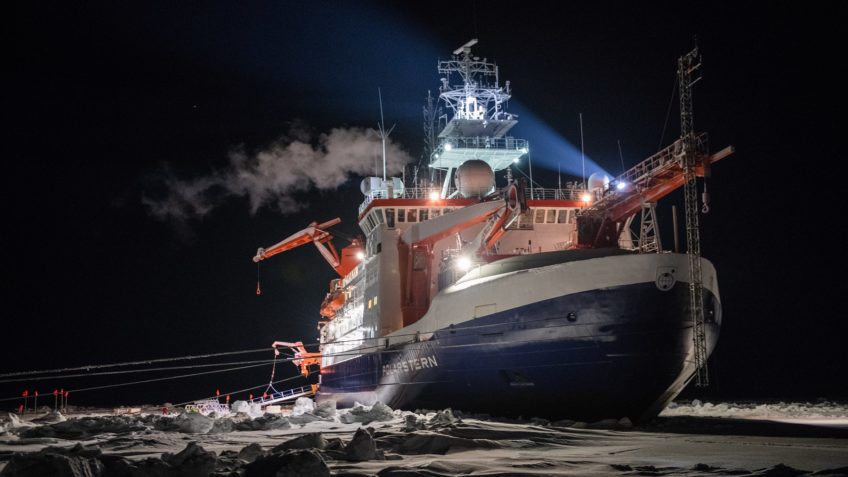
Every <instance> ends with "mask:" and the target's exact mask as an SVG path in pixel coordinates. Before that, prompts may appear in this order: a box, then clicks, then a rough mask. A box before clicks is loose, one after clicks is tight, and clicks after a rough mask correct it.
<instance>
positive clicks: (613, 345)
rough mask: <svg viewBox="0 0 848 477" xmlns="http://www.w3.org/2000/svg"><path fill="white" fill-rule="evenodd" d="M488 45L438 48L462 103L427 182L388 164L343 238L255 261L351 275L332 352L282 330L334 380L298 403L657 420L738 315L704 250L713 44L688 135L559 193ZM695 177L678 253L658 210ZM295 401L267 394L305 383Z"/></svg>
mask: <svg viewBox="0 0 848 477" xmlns="http://www.w3.org/2000/svg"><path fill="white" fill-rule="evenodd" d="M476 43H477V41H476V40H472V41H470V42H468V43H466V44H465V45H463V46H462V47H460V48H458V49H456V50H455V51H454V52H453V55H452V56H451V57H450V59H448V60H444V61H438V72H439V74H440V75H441V84H440V86H439V97H438V101H439V104H440V105H441V106H442V108H443V111H447V113H446V114H444V115H442V116H437V115H435V114H431V118H432V120H433V121H434V122H435V124H436V128H434V131H435V130H438V131H439V132H438V135H437V136H436V135H435V134H433V135H432V136H434V141H433V142H432V143H433V147H432V148H431V154H430V157H429V164H428V166H429V167H428V168H427V169H428V171H429V179H427V178H420V177H418V178H416V179H415V180H414V181H410V182H409V183H405V182H404V180H403V179H402V178H398V177H387V176H386V173H385V165H384V169H383V177H367V178H365V179H364V180H363V181H362V184H361V187H360V189H361V192H362V193H363V195H364V199H363V202H362V203H361V205H360V206H359V210H358V221H359V226H360V227H361V229H362V233H363V235H362V236H361V237H360V238H359V239H354V240H352V241H351V243H350V244H349V245H347V246H346V247H344V248H341V249H338V250H337V249H336V248H335V246H334V245H333V242H332V240H333V232H332V230H331V227H333V226H334V225H336V224H338V223H339V221H340V220H339V219H338V218H337V219H333V220H330V221H327V222H324V223H320V224H319V223H317V222H314V223H312V224H310V225H309V226H308V227H307V228H305V229H304V230H301V231H299V232H297V233H295V234H293V235H291V236H290V237H288V238H286V239H284V240H282V241H281V242H279V243H277V244H275V245H273V246H271V247H267V248H260V249H259V250H258V252H257V254H256V256H255V257H254V261H256V262H259V261H261V260H264V259H267V258H269V257H271V256H274V255H276V254H278V253H281V252H284V251H286V250H290V249H291V248H294V247H297V246H300V245H304V244H309V243H313V244H315V246H317V248H318V250H319V251H320V252H321V254H322V255H323V256H324V258H325V259H326V260H327V261H328V262H329V264H330V265H331V266H332V267H333V268H334V269H335V270H336V272H337V273H338V278H336V279H334V280H332V281H331V282H330V287H329V291H328V293H327V295H326V298H325V299H324V301H323V303H322V304H321V306H320V315H321V318H320V320H319V322H318V329H319V331H320V343H318V350H317V351H309V350H307V346H305V345H304V344H303V343H302V342H300V341H298V342H275V343H274V346H275V349H278V348H280V347H288V348H291V350H292V351H293V353H294V355H293V358H290V360H291V361H292V362H294V364H295V365H296V366H298V368H299V369H300V370H301V372H302V374H303V376H304V377H310V376H313V375H314V374H315V369H316V368H318V369H319V372H318V383H317V384H315V385H311V386H307V387H304V388H301V389H300V390H298V391H297V393H295V394H292V393H289V394H288V397H291V396H293V395H296V396H300V395H304V394H315V397H316V400H317V401H318V402H322V401H328V400H332V401H335V402H336V405H337V406H339V407H350V406H354V405H356V403H361V404H363V405H372V404H374V403H377V402H382V403H384V404H386V405H388V406H390V407H392V408H398V409H408V410H416V409H444V408H452V409H454V410H461V411H464V412H470V413H478V414H489V415H494V416H506V417H509V416H512V417H517V416H524V417H525V418H526V417H531V416H537V417H544V418H549V419H574V420H582V421H592V420H598V419H605V418H624V417H627V418H629V419H631V420H632V421H634V422H640V421H645V420H647V419H650V418H652V417H654V416H656V415H657V414H658V413H659V412H660V411H661V410H662V409H663V408H664V407H665V406H666V405H667V404H668V403H669V402H670V401H671V400H672V399H674V397H675V396H677V395H678V394H679V393H680V392H681V390H682V389H683V388H684V387H685V386H687V384H688V383H689V382H690V381H693V380H695V381H697V383H698V384H701V385H704V384H706V383H707V382H708V378H709V373H708V369H707V358H708V357H709V354H710V353H711V352H712V350H713V349H714V347H715V345H716V341H717V339H718V336H719V330H720V327H721V321H722V317H721V299H720V295H719V288H718V282H717V277H716V271H715V267H714V266H713V265H712V263H710V262H709V261H708V260H706V259H704V258H702V257H701V256H700V239H699V222H698V215H699V214H700V213H703V212H705V211H706V210H705V209H706V208H707V207H708V202H707V196H706V194H705V192H704V193H700V194H699V191H700V190H701V188H700V187H701V186H700V185H699V184H700V183H702V182H703V181H704V180H705V178H706V177H709V175H710V170H711V166H712V164H714V163H715V162H717V161H718V160H720V159H722V158H724V157H727V156H728V155H730V154H731V153H732V152H733V148H732V147H730V146H729V147H727V148H724V149H722V150H721V151H719V152H716V153H710V152H709V146H708V141H707V135H706V134H705V133H698V132H695V130H694V128H693V115H692V105H691V102H692V97H691V91H692V85H693V84H694V83H695V82H696V81H697V79H698V78H697V75H698V74H699V73H698V71H699V66H700V55H699V53H698V51H697V47H696V48H695V49H694V50H692V51H691V52H689V53H687V54H686V55H684V56H681V57H680V59H679V60H678V71H677V74H678V80H679V87H680V88H679V94H680V102H681V136H680V138H679V139H678V140H676V141H675V142H674V143H672V144H671V145H669V146H668V147H666V148H664V149H662V150H660V151H659V152H657V153H656V154H655V155H653V156H651V157H649V158H647V159H645V160H644V161H641V162H640V163H638V164H637V165H636V166H634V167H633V168H631V169H629V170H627V171H624V172H623V173H622V174H621V175H620V176H618V177H607V176H605V175H602V174H601V175H599V174H593V175H592V176H590V177H589V178H588V180H585V175H584V178H581V179H580V180H574V181H567V182H566V183H565V184H564V185H562V184H558V185H557V187H555V188H544V187H540V186H538V185H537V184H535V182H533V181H532V180H531V181H530V182H528V181H527V180H526V178H525V177H520V178H516V177H515V176H516V175H517V174H516V173H517V172H519V170H518V169H517V167H518V166H519V165H520V164H522V162H524V161H526V158H527V155H528V151H529V148H530V144H529V143H528V142H527V141H526V140H524V139H520V138H516V137H513V136H511V135H510V132H511V130H512V128H513V127H514V126H515V125H516V124H517V122H518V117H517V116H516V115H515V114H512V113H510V112H508V110H507V109H508V108H507V106H508V101H509V99H510V98H511V95H512V91H511V85H510V82H509V81H507V82H505V83H504V84H501V83H500V79H499V71H498V66H497V65H496V64H495V63H493V62H490V61H488V60H487V59H481V58H480V57H478V56H475V55H474V54H473V53H472V47H473V46H475V44H476ZM431 110H432V104H431ZM381 134H382V137H383V141H385V139H386V137H385V131H383V130H382V126H381ZM384 144H385V143H384ZM384 150H385V148H384ZM384 154H385V153H384ZM383 159H384V164H385V155H384V157H383ZM514 169H516V170H514ZM425 175H426V174H425ZM681 187H683V188H684V190H685V194H684V195H685V197H684V199H685V216H686V217H685V219H686V223H685V237H686V245H687V250H686V251H685V252H684V253H680V252H677V251H676V250H678V249H679V247H678V245H677V244H675V247H674V250H668V249H666V247H663V244H662V241H661V239H660V234H659V227H658V223H657V212H656V203H657V201H658V200H659V199H661V198H662V197H664V196H666V195H668V194H669V193H670V192H672V191H674V190H676V189H678V188H681ZM675 218H676V215H675ZM675 222H676V220H675ZM636 227H638V231H634V228H636ZM675 229H676V224H675ZM675 236H677V233H676V232H675ZM272 394H273V393H272ZM278 398H279V399H277V398H275V396H274V395H272V396H267V395H266V396H264V397H263V398H260V399H261V400H262V401H263V403H264V404H267V403H271V402H277V401H279V400H284V399H286V398H287V396H286V394H285V393H280V396H279V397H278Z"/></svg>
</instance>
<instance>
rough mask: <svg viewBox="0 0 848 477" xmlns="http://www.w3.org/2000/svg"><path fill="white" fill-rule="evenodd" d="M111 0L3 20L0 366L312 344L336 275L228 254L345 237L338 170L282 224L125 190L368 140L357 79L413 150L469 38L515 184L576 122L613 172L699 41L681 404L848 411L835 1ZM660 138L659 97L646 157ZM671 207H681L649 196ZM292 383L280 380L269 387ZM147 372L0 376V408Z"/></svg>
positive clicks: (162, 390)
mask: <svg viewBox="0 0 848 477" xmlns="http://www.w3.org/2000/svg"><path fill="white" fill-rule="evenodd" d="M122 3H124V2H118V3H115V2H106V3H102V4H99V3H96V2H55V3H52V4H51V3H42V2H30V3H28V4H27V6H21V5H19V6H18V10H17V11H16V12H14V15H13V17H12V18H13V19H14V21H13V23H14V25H13V27H14V28H13V29H12V31H13V35H11V36H12V37H11V38H10V42H11V44H12V54H11V55H10V57H8V61H7V63H9V64H10V66H11V68H10V69H11V74H9V73H8V72H7V73H6V74H4V75H3V83H4V88H3V89H4V93H5V94H4V95H3V96H4V104H5V105H7V106H6V107H5V108H4V109H5V114H4V116H5V117H6V118H7V120H6V122H5V123H6V126H5V132H6V134H5V136H6V140H5V143H6V146H7V150H8V152H7V153H6V154H5V160H4V164H5V165H6V166H7V167H10V169H11V170H8V171H7V172H6V173H5V174H3V176H4V179H5V180H4V182H5V187H4V192H3V200H2V201H1V202H0V203H2V208H3V218H4V222H5V225H4V226H3V230H4V232H3V237H4V238H3V243H4V244H5V245H4V249H5V255H6V257H7V259H6V260H7V263H8V264H9V266H7V267H6V272H5V273H4V287H3V288H4V295H5V296H6V298H5V299H4V304H5V306H4V309H5V311H4V312H3V328H2V332H0V336H2V347H0V372H9V371H22V370H32V369H45V368H54V367H66V366H78V365H84V364H94V363H108V362H116V361H128V360H136V359H146V358H161V357H169V356H182V355H189V354H199V353H213V352H220V351H232V350H246V349H254V348H262V347H265V346H268V345H270V343H271V341H273V340H275V339H281V340H283V339H284V340H303V341H304V342H314V341H315V340H316V339H317V332H316V330H315V322H316V321H317V308H318V305H319V303H320V301H321V299H322V298H323V295H324V293H325V292H326V286H327V282H328V281H329V280H330V279H331V278H333V275H334V274H333V272H332V270H331V269H330V268H329V267H327V266H326V265H325V263H324V262H323V261H322V259H321V257H320V256H319V255H318V253H316V250H315V249H314V248H313V247H303V248H301V249H298V250H294V251H292V252H289V253H287V254H285V255H282V256H279V257H275V258H274V259H272V260H270V261H268V262H266V264H264V265H263V267H262V269H261V278H262V287H263V291H264V293H263V294H262V295H261V296H259V297H257V296H256V294H255V287H256V278H257V268H256V265H255V264H254V263H253V262H252V261H251V257H252V256H253V254H254V253H255V251H256V248H257V247H258V246H267V245H270V244H272V243H275V242H276V241H278V240H280V239H282V238H283V237H285V236H287V235H289V234H290V233H293V232H295V231H296V230H299V229H300V228H302V227H303V226H305V225H306V224H308V223H309V222H311V221H313V220H319V221H322V220H328V219H330V218H332V217H336V216H340V217H341V218H342V220H343V224H342V225H341V227H340V230H342V231H343V232H346V233H347V234H350V235H354V234H356V233H357V230H358V229H357V227H356V224H355V220H356V211H357V207H358V205H359V203H360V201H361V197H362V196H361V194H360V193H359V190H358V184H359V179H358V178H356V177H353V178H351V180H350V181H349V182H348V183H347V184H346V185H343V186H342V187H340V188H339V189H338V190H323V191H306V192H301V193H298V194H296V196H295V199H296V200H297V201H298V203H300V204H306V205H305V208H304V209H302V210H301V211H299V212H297V213H282V212H281V211H280V210H279V209H277V208H275V207H274V206H265V207H261V208H260V209H259V210H258V211H257V212H256V213H255V214H252V213H251V208H250V206H249V204H248V201H247V200H246V199H244V198H240V197H231V198H224V199H222V200H220V201H219V202H218V206H217V207H216V208H215V209H214V210H212V211H211V212H209V213H208V214H206V215H205V216H203V217H202V218H188V219H187V220H182V221H179V220H164V221H163V220H160V219H157V218H156V217H153V216H152V215H151V213H150V209H149V208H148V207H147V206H145V204H144V202H143V198H145V197H148V198H149V197H154V198H156V197H160V196H161V194H162V193H163V192H162V191H163V190H165V189H166V185H165V181H166V178H167V177H177V178H180V179H182V180H192V179H193V178H197V177H203V176H207V175H209V174H212V173H214V171H220V170H222V169H223V168H225V167H226V166H227V163H228V156H229V154H230V152H231V151H233V150H237V149H239V150H244V151H248V152H250V151H254V152H255V151H259V150H262V149H263V148H265V147H266V146H267V145H268V144H270V143H272V142H273V141H275V140H277V139H278V138H280V137H281V136H283V135H286V134H290V133H291V131H292V130H294V129H297V130H307V131H312V132H313V134H318V133H321V132H327V131H329V130H330V129H331V128H336V127H375V126H376V123H377V121H378V120H379V107H378V103H377V88H378V87H381V88H382V96H383V102H384V109H385V116H386V122H387V124H388V125H391V124H396V125H397V126H396V129H395V131H394V133H393V134H392V138H393V140H395V141H396V142H397V143H398V144H399V145H400V146H401V147H402V148H403V149H404V150H406V151H407V152H408V153H409V155H410V156H411V157H412V158H413V159H415V160H418V159H419V158H420V157H421V151H422V146H423V144H422V136H423V135H422V128H421V108H422V105H423V100H424V97H425V96H426V94H427V90H428V89H429V90H433V91H436V90H437V88H438V76H437V72H436V68H435V66H436V61H437V59H439V58H441V59H446V58H448V57H449V55H450V53H451V51H453V50H454V49H455V48H457V47H458V46H460V45H462V44H463V43H465V42H466V41H467V40H469V39H471V38H475V37H476V38H479V40H480V43H479V45H478V46H477V47H475V53H476V54H477V55H479V56H481V57H487V58H489V59H492V60H495V61H497V63H498V64H499V65H500V68H501V80H502V81H503V80H507V79H508V80H510V81H511V84H512V88H513V92H514V100H513V101H512V102H511V103H510V106H509V110H510V111H513V112H517V113H519V115H520V120H521V122H520V124H519V126H518V127H517V128H516V129H515V130H514V132H515V134H514V135H515V136H516V137H524V138H527V139H528V140H530V143H531V149H532V151H533V154H534V155H533V156H532V160H533V166H534V173H535V174H536V176H537V177H536V178H537V180H539V179H540V178H541V179H542V180H543V181H545V182H547V184H549V185H550V186H553V185H554V184H555V183H556V169H557V166H558V165H559V166H561V167H562V170H563V172H569V171H572V172H574V171H579V155H577V156H575V151H578V154H579V144H580V133H579V124H578V114H579V113H582V114H583V118H584V128H585V147H586V153H587V155H588V156H589V157H590V158H591V160H593V161H594V162H595V163H597V164H598V165H599V166H600V167H602V168H604V169H605V170H607V171H609V172H611V173H615V174H617V173H619V172H620V169H621V166H620V161H619V157H618V149H617V146H616V140H620V141H621V145H622V149H623V155H624V162H625V163H626V165H627V166H628V167H629V166H630V165H633V164H635V163H636V162H638V161H639V160H641V159H642V158H645V157H647V156H649V155H651V154H652V153H654V152H655V151H656V150H657V148H658V145H659V144H660V138H661V135H662V133H663V125H664V122H665V120H666V113H667V108H668V105H669V100H670V98H671V92H672V86H673V84H674V80H675V67H676V58H677V57H678V56H679V55H681V54H683V53H686V52H687V51H689V49H690V48H691V47H692V46H693V41H692V37H693V35H697V38H698V44H699V46H700V49H701V53H702V55H703V62H704V63H703V73H704V74H703V76H704V79H703V80H702V81H701V82H700V83H698V85H697V86H696V90H695V125H696V129H698V130H703V131H708V132H709V133H710V138H711V144H712V147H713V149H714V150H718V149H720V148H722V147H724V146H725V145H728V144H732V145H734V146H735V147H736V151H737V152H736V153H735V154H734V155H733V156H731V157H729V158H728V159H725V160H724V161H722V162H720V163H718V164H717V165H716V166H715V167H714V171H713V172H714V174H713V177H712V179H711V180H710V181H709V185H708V187H709V190H710V192H711V196H712V211H711V213H710V214H709V215H707V216H704V217H703V218H702V225H703V227H702V239H703V243H702V251H703V255H704V256H705V257H707V258H709V259H710V260H712V261H713V263H714V264H715V266H716V268H717V270H718V274H719V284H720V288H721V295H722V301H723V312H724V327H723V330H722V336H721V338H720V340H719V345H718V348H717V349H716V351H715V353H714V355H713V357H712V358H711V361H710V365H711V370H712V371H713V375H712V378H713V382H714V385H713V386H712V387H711V388H710V389H708V390H696V391H694V392H693V391H692V390H689V391H687V393H686V395H687V396H703V397H707V398H711V399H801V398H804V399H815V398H818V397H828V398H842V399H845V398H848V384H846V383H847V382H848V372H846V364H848V359H846V351H845V345H844V342H845V340H846V336H848V334H847V333H846V332H848V326H846V324H845V322H846V316H848V313H846V312H845V311H843V310H842V309H843V308H844V300H845V297H846V296H848V280H846V278H845V273H844V270H843V268H844V265H845V263H846V260H845V258H844V256H845V252H844V248H845V247H844V232H842V231H841V230H843V229H844V219H843V217H842V215H841V214H842V213H843V212H844V210H845V207H844V205H845V202H846V201H845V199H844V186H843V185H842V182H843V180H844V179H843V177H844V175H843V174H842V173H843V172H844V171H845V169H846V168H845V166H844V164H845V162H844V161H845V158H844V155H845V153H844V146H843V147H840V148H839V149H837V147H836V140H837V138H838V137H840V136H839V135H838V133H837V126H836V124H837V123H838V117H839V116H841V114H840V113H841V110H842V109H844V102H843V101H842V96H843V95H842V94H841V93H836V91H838V90H840V89H841V88H842V86H841V83H842V82H843V79H842V77H841V76H840V75H838V74H837V73H836V71H837V70H838V69H841V67H842V65H841V64H842V62H843V60H844V53H843V52H841V51H838V50H837V48H836V45H838V44H839V43H840V40H839V39H838V37H837V32H838V31H839V28H837V27H836V25H835V22H836V19H837V15H836V13H835V12H829V11H827V10H826V8H825V7H820V8H818V9H817V10H816V11H813V9H812V8H807V6H806V5H805V6H804V10H800V9H799V10H794V9H790V8H778V7H774V6H771V5H769V4H762V5H759V6H746V7H738V6H736V5H735V3H736V2H731V3H727V4H712V3H704V4H689V5H687V6H685V7H680V6H678V5H676V4H669V5H665V6H655V7H647V9H646V7H643V6H642V5H633V4H632V2H622V3H621V4H615V3H606V2H590V3H591V4H592V5H578V4H577V3H575V2H569V3H562V4H561V5H559V6H557V7H556V8H554V7H550V6H545V3H539V4H532V3H533V2H530V4H528V3H527V2H517V3H516V2H509V3H503V4H499V3H498V2H495V3H492V2H471V1H462V2H455V3H441V4H439V3H433V2H427V3H423V2H421V3H419V4H417V5H416V6H409V5H406V3H409V2H398V3H397V4H393V3H387V2H376V3H375V2H302V3H294V2H266V3H263V2H253V3H250V4H245V3H246V2H214V3H213V2H208V3H207V2H198V3H187V2H161V3H157V2H139V3H136V4H135V5H134V6H125V5H122ZM798 7H799V8H800V6H798ZM678 133H679V119H678V116H677V99H676V98H675V99H674V102H673V107H672V109H671V117H670V118H669V122H668V128H667V131H666V133H665V138H664V141H663V145H666V144H668V143H670V142H671V141H673V140H674V139H675V138H676V137H677V135H678ZM575 147H576V148H575ZM544 169H547V172H545V171H544ZM672 203H677V204H678V205H680V204H682V195H680V194H675V195H673V196H671V197H670V198H668V199H667V200H666V201H665V202H663V203H662V205H661V208H662V209H663V210H667V209H669V208H670V205H671V204H672ZM664 213H665V212H664ZM667 222H668V221H667ZM668 228H669V227H668V223H666V226H665V228H664V229H668ZM665 242H666V244H670V243H671V234H670V231H668V232H667V233H666V236H665ZM337 244H339V245H343V244H344V243H343V241H342V240H339V241H338V242H337ZM270 357H271V354H270V352H269V353H267V354H254V355H244V356H236V357H232V358H228V359H229V360H231V361H236V360H242V359H243V360H248V359H263V358H270ZM269 373H270V366H263V367H260V368H254V369H250V370H246V371H243V372H235V373H226V374H219V375H212V376H205V377H200V378H194V379H191V380H179V381H167V382H165V383H160V384H158V385H139V386H133V387H124V388H116V389H111V390H108V391H103V392H100V393H96V392H86V393H80V394H79V395H78V396H74V398H73V399H74V402H75V403H77V404H107V403H108V404H118V403H141V402H149V403H156V402H165V401H170V402H179V401H183V400H189V399H193V398H196V397H202V396H206V395H209V394H210V393H211V392H213V391H214V389H215V388H220V389H222V391H225V390H228V389H239V388H246V387H249V386H258V385H262V384H263V383H265V382H267V380H268V378H269ZM174 374H175V373H174ZM290 374H294V367H293V366H291V365H286V367H284V368H283V369H282V370H281V374H280V375H290ZM154 376H163V375H162V374H159V375H154ZM278 376H279V375H278ZM144 377H150V376H149V375H126V376H110V377H108V379H106V378H103V379H99V380H94V379H88V380H85V379H83V380H80V379H73V380H72V379H66V380H51V381H41V382H37V383H0V398H5V397H12V396H15V395H17V394H19V393H20V391H21V390H23V389H25V388H29V389H33V388H36V387H37V388H39V389H40V390H42V393H43V392H45V391H49V390H52V389H53V387H54V386H55V387H65V388H70V389H76V388H82V387H85V386H89V385H96V384H103V383H111V382H123V381H132V380H135V379H143V378H144ZM0 407H3V408H7V407H12V403H10V402H0Z"/></svg>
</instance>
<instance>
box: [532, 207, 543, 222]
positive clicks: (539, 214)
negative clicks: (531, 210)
mask: <svg viewBox="0 0 848 477" xmlns="http://www.w3.org/2000/svg"><path fill="white" fill-rule="evenodd" d="M534 221H535V222H536V223H537V224H544V223H545V209H536V217H535V219H534Z"/></svg>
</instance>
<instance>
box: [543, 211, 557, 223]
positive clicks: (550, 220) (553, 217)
mask: <svg viewBox="0 0 848 477" xmlns="http://www.w3.org/2000/svg"><path fill="white" fill-rule="evenodd" d="M556 213H557V211H556V209H548V218H547V219H546V220H545V222H546V223H548V224H552V223H554V222H556Z"/></svg>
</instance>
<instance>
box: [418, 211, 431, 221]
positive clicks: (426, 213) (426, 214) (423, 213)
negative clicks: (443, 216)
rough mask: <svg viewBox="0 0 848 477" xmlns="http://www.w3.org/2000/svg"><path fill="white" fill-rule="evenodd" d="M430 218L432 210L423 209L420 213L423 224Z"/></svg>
mask: <svg viewBox="0 0 848 477" xmlns="http://www.w3.org/2000/svg"><path fill="white" fill-rule="evenodd" d="M429 216H430V210H429V209H421V211H420V212H419V213H418V218H419V219H421V222H424V221H425V220H428V218H429Z"/></svg>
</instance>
